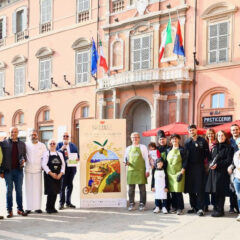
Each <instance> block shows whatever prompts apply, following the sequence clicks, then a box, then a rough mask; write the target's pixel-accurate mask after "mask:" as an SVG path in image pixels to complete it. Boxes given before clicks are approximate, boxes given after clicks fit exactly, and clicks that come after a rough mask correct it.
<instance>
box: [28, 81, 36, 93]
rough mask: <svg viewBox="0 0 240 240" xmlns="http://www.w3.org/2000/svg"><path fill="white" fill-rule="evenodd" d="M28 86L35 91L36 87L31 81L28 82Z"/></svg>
mask: <svg viewBox="0 0 240 240" xmlns="http://www.w3.org/2000/svg"><path fill="white" fill-rule="evenodd" d="M28 87H29V88H31V89H32V90H33V91H35V88H34V87H33V86H31V82H28Z"/></svg>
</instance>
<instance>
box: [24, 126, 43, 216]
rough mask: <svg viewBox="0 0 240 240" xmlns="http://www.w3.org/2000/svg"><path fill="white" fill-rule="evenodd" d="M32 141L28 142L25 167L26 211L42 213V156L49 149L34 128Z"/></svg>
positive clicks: (31, 134)
mask: <svg viewBox="0 0 240 240" xmlns="http://www.w3.org/2000/svg"><path fill="white" fill-rule="evenodd" d="M29 138H30V141H29V142H27V143H26V150H27V159H28V161H27V162H26V168H25V188H26V190H25V192H26V201H27V204H26V208H27V210H26V212H27V213H30V212H31V211H33V210H35V212H36V213H42V210H41V205H42V167H41V162H42V156H43V153H44V152H45V151H47V148H46V146H45V145H44V144H43V143H41V142H39V141H38V133H37V131H36V130H32V131H31V132H30V135H29Z"/></svg>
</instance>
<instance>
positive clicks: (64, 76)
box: [63, 74, 71, 85]
mask: <svg viewBox="0 0 240 240" xmlns="http://www.w3.org/2000/svg"><path fill="white" fill-rule="evenodd" d="M63 80H64V82H66V83H67V84H68V85H71V83H70V82H69V81H68V80H67V75H65V74H64V75H63Z"/></svg>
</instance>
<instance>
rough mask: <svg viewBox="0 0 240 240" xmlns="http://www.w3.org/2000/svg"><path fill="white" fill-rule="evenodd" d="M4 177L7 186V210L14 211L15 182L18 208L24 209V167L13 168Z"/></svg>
mask: <svg viewBox="0 0 240 240" xmlns="http://www.w3.org/2000/svg"><path fill="white" fill-rule="evenodd" d="M4 178H5V182H6V187H7V195H6V197H7V211H8V212H11V211H12V206H13V197H12V192H13V183H14V186H15V191H16V200H17V209H18V210H19V211H23V206H22V185H23V170H22V169H13V170H11V171H7V172H5V173H4Z"/></svg>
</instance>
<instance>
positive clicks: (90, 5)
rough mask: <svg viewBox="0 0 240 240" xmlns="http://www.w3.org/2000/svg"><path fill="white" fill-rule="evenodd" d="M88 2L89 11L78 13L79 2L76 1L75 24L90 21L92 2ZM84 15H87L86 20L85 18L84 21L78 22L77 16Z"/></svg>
mask: <svg viewBox="0 0 240 240" xmlns="http://www.w3.org/2000/svg"><path fill="white" fill-rule="evenodd" d="M88 1H89V9H88V10H84V11H78V4H79V0H76V23H78V24H81V23H88V22H89V21H90V20H91V19H92V0H88ZM84 13H86V14H87V15H88V19H87V18H86V20H85V21H79V14H84Z"/></svg>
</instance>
